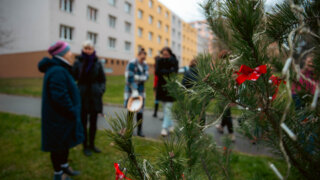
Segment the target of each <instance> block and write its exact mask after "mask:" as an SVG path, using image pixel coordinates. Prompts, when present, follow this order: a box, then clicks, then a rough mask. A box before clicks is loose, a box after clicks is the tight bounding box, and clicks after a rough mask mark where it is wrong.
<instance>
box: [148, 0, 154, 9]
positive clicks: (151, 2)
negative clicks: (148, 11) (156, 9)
mask: <svg viewBox="0 0 320 180" xmlns="http://www.w3.org/2000/svg"><path fill="white" fill-rule="evenodd" d="M152 7H153V1H152V0H149V8H152Z"/></svg>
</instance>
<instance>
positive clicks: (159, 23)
mask: <svg viewBox="0 0 320 180" xmlns="http://www.w3.org/2000/svg"><path fill="white" fill-rule="evenodd" d="M158 28H159V29H161V21H158Z"/></svg>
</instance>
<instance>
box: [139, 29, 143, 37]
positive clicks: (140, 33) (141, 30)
mask: <svg viewBox="0 0 320 180" xmlns="http://www.w3.org/2000/svg"><path fill="white" fill-rule="evenodd" d="M142 34H143V29H142V28H141V27H139V28H138V36H139V37H142Z"/></svg>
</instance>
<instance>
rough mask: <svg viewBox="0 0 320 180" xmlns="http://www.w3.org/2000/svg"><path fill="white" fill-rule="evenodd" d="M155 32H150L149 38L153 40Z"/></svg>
mask: <svg viewBox="0 0 320 180" xmlns="http://www.w3.org/2000/svg"><path fill="white" fill-rule="evenodd" d="M152 37H153V33H152V32H149V40H150V41H152Z"/></svg>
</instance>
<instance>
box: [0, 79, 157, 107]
mask: <svg viewBox="0 0 320 180" xmlns="http://www.w3.org/2000/svg"><path fill="white" fill-rule="evenodd" d="M124 86H125V79H124V76H107V88H106V89H107V90H106V93H105V94H104V96H103V101H104V103H110V104H118V105H123V93H124ZM41 92H42V78H0V93H6V94H13V95H26V96H35V97H41ZM146 93H147V100H146V106H147V107H153V103H154V95H153V76H150V79H149V80H148V81H147V83H146Z"/></svg>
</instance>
